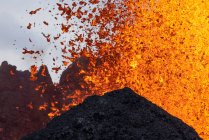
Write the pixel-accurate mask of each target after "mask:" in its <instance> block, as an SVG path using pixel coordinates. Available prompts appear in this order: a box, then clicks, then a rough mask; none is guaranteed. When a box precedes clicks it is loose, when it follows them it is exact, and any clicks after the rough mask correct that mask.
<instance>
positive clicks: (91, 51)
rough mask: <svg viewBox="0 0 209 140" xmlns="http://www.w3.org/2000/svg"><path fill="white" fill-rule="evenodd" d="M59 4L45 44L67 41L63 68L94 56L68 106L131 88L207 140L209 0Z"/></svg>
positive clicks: (64, 49) (64, 42) (208, 116)
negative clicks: (53, 30)
mask: <svg viewBox="0 0 209 140" xmlns="http://www.w3.org/2000/svg"><path fill="white" fill-rule="evenodd" d="M57 7H58V10H59V11H60V12H61V13H59V14H57V16H56V17H55V18H57V19H59V18H62V19H64V20H63V23H62V24H60V25H57V26H58V27H59V28H60V30H61V32H59V33H56V35H58V36H54V37H52V36H50V35H48V36H47V41H50V39H51V40H52V39H53V42H56V43H57V42H59V43H60V44H61V45H60V46H61V47H60V49H62V53H63V54H62V55H61V57H62V58H63V63H64V65H66V64H68V63H70V62H73V61H75V60H76V59H77V58H80V57H84V58H86V59H88V60H89V63H88V64H87V67H88V68H87V69H83V68H81V69H80V73H81V74H82V75H84V76H83V80H84V82H85V84H83V83H76V84H78V85H79V84H80V87H82V88H81V89H77V90H74V91H72V92H71V93H68V96H67V94H66V99H68V98H70V99H72V102H71V104H68V105H63V110H66V109H69V108H70V107H71V106H72V105H76V104H78V103H80V102H82V101H83V100H84V99H85V98H86V97H87V96H90V95H93V94H98V93H104V92H107V91H111V90H114V89H119V88H122V87H125V86H128V87H130V88H132V89H134V90H135V91H136V92H137V93H141V95H142V96H144V97H146V98H147V99H149V100H151V101H152V102H154V103H156V104H157V105H159V106H161V107H162V108H163V109H165V110H167V111H168V112H169V113H171V114H172V115H174V116H176V117H178V118H180V119H182V120H183V121H184V122H186V123H187V124H189V125H191V126H192V127H194V128H195V129H196V131H197V132H198V133H199V135H200V136H201V137H202V138H204V139H209V98H208V97H209V64H208V63H209V48H208V46H209V41H208V39H207V38H208V36H209V14H208V13H209V1H206V0H196V1H193V0H181V1H178V0H128V1H116V0H115V1H114V0H105V1H99V0H94V1H93V0H90V1H88V2H84V1H81V0H80V1H71V2H68V1H66V2H61V3H58V4H57ZM39 12H41V11H39ZM50 14H52V13H51V12H50ZM49 24H50V23H49ZM68 33H69V34H70V33H74V37H72V38H70V39H69V38H67V37H66V34H68ZM52 34H55V33H52ZM53 42H51V43H52V44H53ZM78 67H79V65H78ZM80 67H82V66H80ZM66 78H67V77H66ZM69 78H70V77H69ZM69 94H70V95H69Z"/></svg>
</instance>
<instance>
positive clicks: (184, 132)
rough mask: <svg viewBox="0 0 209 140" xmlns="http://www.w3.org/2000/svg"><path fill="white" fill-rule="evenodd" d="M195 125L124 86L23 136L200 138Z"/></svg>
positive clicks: (54, 139)
mask: <svg viewBox="0 0 209 140" xmlns="http://www.w3.org/2000/svg"><path fill="white" fill-rule="evenodd" d="M200 139H201V138H200V137H199V136H198V134H197V133H196V132H195V131H194V129H193V128H191V127H189V126H188V125H186V124H185V123H184V122H182V121H181V120H179V119H178V118H176V117H173V116H171V115H170V114H168V113H167V112H166V111H164V110H162V109H161V108H159V107H157V106H156V105H154V104H152V103H151V102H150V101H148V100H146V99H145V98H143V97H141V96H139V95H137V94H135V93H134V92H133V91H132V90H131V89H129V88H124V89H122V90H116V91H113V92H110V93H106V94H105V95H104V96H101V97H100V96H91V97H88V98H87V99H86V100H85V101H84V103H82V104H80V105H78V106H76V107H74V108H72V109H71V110H70V111H68V112H66V113H64V114H63V115H61V116H60V117H56V118H54V119H53V120H52V121H51V122H50V123H49V124H48V125H47V127H46V128H45V129H42V130H40V131H38V132H36V133H33V134H31V135H28V136H26V137H24V138H22V140H200Z"/></svg>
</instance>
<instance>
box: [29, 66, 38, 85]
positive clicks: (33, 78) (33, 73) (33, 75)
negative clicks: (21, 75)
mask: <svg viewBox="0 0 209 140" xmlns="http://www.w3.org/2000/svg"><path fill="white" fill-rule="evenodd" d="M37 72H38V70H37V66H35V65H33V66H31V75H30V80H31V81H36V80H37V77H36V74H37Z"/></svg>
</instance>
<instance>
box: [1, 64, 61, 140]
mask: <svg viewBox="0 0 209 140" xmlns="http://www.w3.org/2000/svg"><path fill="white" fill-rule="evenodd" d="M42 69H43V67H41V68H40V70H39V72H38V73H37V80H36V81H31V80H30V72H29V71H18V70H16V67H15V66H12V65H9V64H8V63H7V62H6V61H5V62H3V63H2V64H1V65H0V140H19V139H20V138H21V137H23V136H24V135H26V134H28V133H32V132H33V131H36V130H39V129H41V128H43V127H44V126H45V124H46V123H47V122H49V117H48V112H49V108H50V106H48V107H47V108H46V110H44V111H39V106H40V105H43V104H44V103H47V104H50V102H52V101H53V98H52V97H53V96H55V95H56V94H58V92H57V91H55V88H54V85H53V83H52V80H51V77H50V75H49V72H48V70H47V68H46V70H45V76H42V75H41V71H42ZM39 85H44V86H45V85H47V86H45V87H44V88H45V93H44V94H42V93H40V92H38V91H36V90H35V88H36V87H37V86H39Z"/></svg>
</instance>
